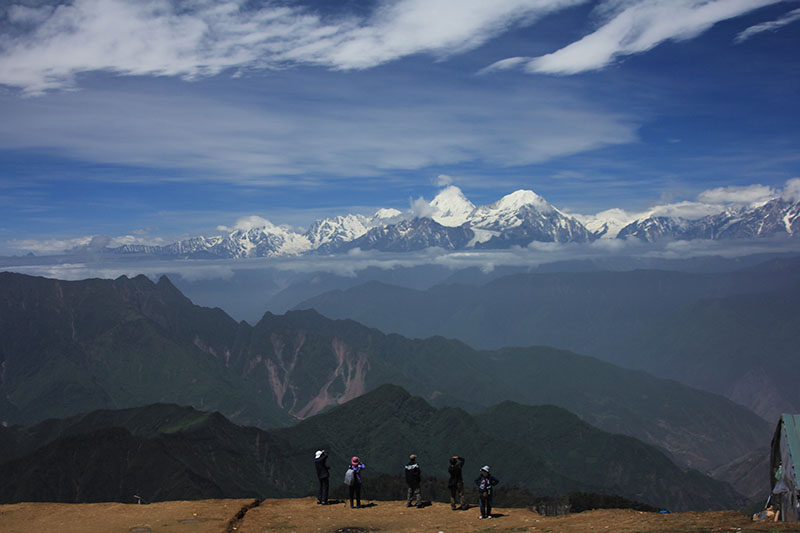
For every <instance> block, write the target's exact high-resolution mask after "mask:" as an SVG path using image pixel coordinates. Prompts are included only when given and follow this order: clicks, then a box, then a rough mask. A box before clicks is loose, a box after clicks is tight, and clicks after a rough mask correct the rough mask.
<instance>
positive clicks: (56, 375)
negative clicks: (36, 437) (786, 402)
mask: <svg viewBox="0 0 800 533" xmlns="http://www.w3.org/2000/svg"><path fill="white" fill-rule="evenodd" d="M0 286H2V289H3V290H2V294H3V301H2V302H3V307H2V310H1V311H0V312H1V313H2V314H1V315H0V318H2V319H3V321H4V323H6V324H9V325H10V327H8V328H3V330H2V331H0V346H2V350H3V351H2V354H1V355H2V365H3V368H4V372H3V375H2V383H0V398H3V399H4V400H5V401H4V402H3V403H2V404H0V408H2V411H1V412H0V420H5V421H7V422H8V423H11V424H14V423H33V422H36V421H40V420H43V419H45V418H51V417H64V416H70V415H73V414H76V413H79V412H84V411H88V410H92V409H98V408H106V409H108V408H124V407H134V406H139V405H144V404H147V403H152V402H154V401H157V402H165V401H168V402H173V403H179V404H182V405H192V406H194V407H196V408H201V409H209V408H211V409H216V410H219V411H220V412H221V413H223V414H224V415H226V416H228V417H230V418H231V419H232V420H233V421H234V422H236V423H244V424H248V425H258V426H261V427H274V426H285V425H287V424H289V423H290V422H291V421H292V420H296V419H303V418H307V417H309V416H312V415H314V414H317V413H320V412H322V411H323V410H325V409H326V408H329V407H330V406H335V405H337V404H341V403H344V402H346V401H348V400H351V399H353V398H356V397H358V396H360V395H362V394H364V393H366V392H368V391H370V390H373V389H375V388H377V387H379V386H380V385H383V384H386V383H393V384H397V385H401V386H403V387H405V388H406V389H407V390H409V391H410V392H411V393H412V394H416V395H419V396H422V397H424V398H426V399H429V400H430V401H432V402H435V404H436V405H440V406H441V405H451V406H460V407H464V408H468V409H470V410H479V409H481V408H485V407H486V406H489V405H493V404H496V403H499V402H502V401H504V400H513V401H516V402H519V403H525V404H543V403H549V404H554V405H558V406H561V407H564V408H566V409H569V410H570V411H572V412H574V413H576V414H577V415H579V416H580V417H581V418H582V419H583V420H585V421H587V422H589V423H591V424H593V425H596V426H597V427H600V428H602V429H604V430H606V431H611V432H614V433H623V434H626V435H629V436H633V437H637V438H640V439H642V440H644V441H645V442H648V443H650V444H653V445H656V446H659V447H660V448H662V449H663V450H665V451H666V452H668V453H669V454H670V456H671V457H673V458H675V459H676V460H677V461H678V462H679V463H680V464H682V465H689V466H693V467H695V468H701V469H707V468H712V467H714V466H718V465H720V464H724V463H727V462H729V461H731V460H733V459H735V458H738V457H739V456H741V455H744V454H745V453H748V452H750V451H752V450H753V449H755V448H756V447H758V446H759V445H761V444H762V442H763V439H764V438H765V437H764V435H768V434H769V427H768V426H769V425H768V424H766V423H765V422H764V421H763V420H761V419H759V418H758V417H757V416H756V415H754V414H753V413H751V412H749V411H747V410H746V409H743V408H741V407H739V406H737V405H736V404H734V403H732V402H730V401H728V400H725V399H723V398H722V397H719V396H716V395H713V394H709V393H705V392H701V391H699V390H696V389H692V388H689V387H687V386H684V385H680V384H678V383H675V382H671V381H666V380H663V379H658V378H655V377H653V376H651V375H648V374H645V373H644V372H637V371H631V370H624V369H622V368H619V367H616V366H613V365H611V364H608V363H604V362H602V361H600V360H597V359H593V358H590V357H585V356H580V355H576V354H574V353H570V352H567V351H561V350H555V349H552V348H547V347H532V348H516V349H503V350H495V351H476V350H474V349H472V348H470V347H469V346H467V345H465V344H463V343H461V342H458V341H453V340H448V339H445V338H443V337H432V338H428V339H408V338H405V337H402V336H400V335H385V334H383V333H381V332H380V331H378V330H375V329H370V328H367V327H364V326H362V325H361V324H359V323H357V322H354V321H350V320H329V319H327V318H325V317H323V316H321V315H319V314H318V313H316V312H314V311H302V312H291V313H287V314H285V315H273V314H270V313H267V314H265V315H264V317H263V318H262V320H261V321H259V323H257V324H256V325H255V326H250V325H248V324H246V323H238V324H237V323H236V322H234V321H233V320H231V319H230V318H228V317H227V316H226V315H225V314H224V313H222V312H221V311H219V310H213V309H206V308H201V307H197V306H194V305H193V304H191V302H189V301H188V300H187V299H186V298H185V297H183V296H182V295H181V294H180V293H179V292H178V291H177V290H176V289H175V288H174V286H172V284H171V283H170V282H169V281H168V280H167V279H166V278H162V279H161V280H160V281H159V282H158V283H157V284H154V283H152V282H151V281H149V280H148V279H147V278H145V277H137V278H134V279H127V278H124V277H123V278H119V279H117V280H113V281H111V280H86V281H80V282H62V281H57V280H48V279H45V278H33V277H29V276H23V275H18V274H2V275H0ZM399 303H400V302H398V304H399Z"/></svg>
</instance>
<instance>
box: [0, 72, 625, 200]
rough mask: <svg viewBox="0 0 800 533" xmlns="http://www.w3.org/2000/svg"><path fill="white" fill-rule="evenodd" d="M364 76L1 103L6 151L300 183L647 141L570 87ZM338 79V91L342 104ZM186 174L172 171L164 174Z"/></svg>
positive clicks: (209, 176) (537, 158) (509, 162)
mask: <svg viewBox="0 0 800 533" xmlns="http://www.w3.org/2000/svg"><path fill="white" fill-rule="evenodd" d="M359 81H360V80H352V81H351V80H350V79H349V78H348V79H347V80H338V81H337V80H331V83H330V84H329V85H328V86H326V87H325V88H324V89H323V88H320V87H318V86H317V85H312V84H309V85H302V83H301V82H298V83H296V84H292V85H288V82H287V85H285V86H280V87H277V89H276V90H275V91H274V93H273V94H272V95H271V96H270V101H269V103H268V105H265V103H264V102H263V101H256V100H253V99H252V97H251V96H250V95H249V94H248V92H247V91H246V90H242V92H241V94H238V93H237V92H236V91H237V89H236V88H234V87H232V88H230V89H229V90H228V91H226V92H225V93H224V94H217V95H214V94H210V93H207V94H201V92H200V89H201V87H199V86H197V87H195V86H187V87H185V88H184V90H179V89H175V88H174V87H172V85H174V84H177V83H180V82H176V81H166V80H165V81H162V82H158V83H156V85H159V86H163V85H167V86H168V87H167V91H164V90H163V88H161V87H160V88H159V89H155V88H147V87H144V88H143V89H142V90H139V91H137V92H128V91H120V90H117V91H112V90H108V91H105V90H89V89H87V90H83V91H77V92H61V93H57V94H51V95H48V96H47V97H45V98H35V99H23V100H19V99H14V98H13V97H8V96H7V97H6V98H3V97H0V109H2V114H3V118H4V120H3V121H0V145H1V146H3V147H4V148H5V149H19V150H34V151H35V150H45V151H47V153H49V154H58V155H60V156H62V157H67V158H71V159H76V160H83V161H92V162H98V163H104V164H117V165H129V166H135V167H145V168H159V169H187V170H189V171H190V172H189V174H190V175H191V179H193V180H213V181H220V182H239V183H243V182H248V183H253V184H259V185H265V186H268V185H274V186H289V185H291V186H293V187H302V186H303V185H304V184H305V185H313V184H314V183H315V182H317V181H318V180H319V179H323V178H325V177H328V176H334V177H335V176H340V177H348V178H350V177H359V176H373V177H374V176H376V175H380V174H382V173H384V172H387V171H392V170H407V169H420V168H424V167H427V166H431V165H454V164H458V163H463V162H470V161H481V162H486V163H489V164H492V165H499V166H514V165H524V164H529V163H535V162H541V161H545V160H548V159H552V158H556V157H560V156H564V155H569V154H574V153H579V152H583V151H587V150H592V149H595V148H600V147H603V146H609V145H615V144H622V143H629V142H633V141H635V140H636V139H637V128H638V124H637V122H636V121H635V120H634V119H633V118H632V117H629V116H625V115H622V114H619V113H611V112H607V111H605V110H603V109H601V108H599V107H597V106H595V105H593V104H588V103H586V102H585V101H583V100H582V97H580V96H578V95H576V96H572V97H571V96H570V95H569V94H568V93H567V92H566V91H563V92H561V93H556V92H555V91H553V90H544V89H543V90H540V91H538V92H536V93H534V92H530V93H520V92H515V91H513V90H508V91H506V90H505V89H503V88H495V87H491V88H479V87H472V88H463V87H460V88H459V89H458V90H455V89H454V88H453V87H451V86H448V85H446V84H444V85H443V84H439V83H430V84H428V85H426V86H424V87H421V86H419V85H417V84H414V83H410V82H405V81H400V82H397V83H395V80H389V81H386V82H369V83H363V84H359ZM374 83H380V84H381V85H380V86H379V87H377V88H376V86H375V85H374ZM337 84H342V85H340V86H338V89H340V90H341V94H338V95H335V96H332V94H331V93H332V92H333V91H336V90H337V89H336V87H337ZM387 85H390V86H388V87H387ZM172 89H175V93H174V94H172V93H170V92H169V91H171V90H172ZM193 89H196V90H193ZM202 89H205V87H203V88H202ZM298 102H299V103H298ZM476 125H480V127H476ZM151 174H152V173H148V172H144V173H142V175H143V176H144V177H143V179H145V180H152V179H155V178H153V177H152V176H151ZM180 176H181V175H180V174H176V173H169V172H167V173H160V174H159V177H158V178H157V179H161V180H170V179H179V178H180ZM108 179H111V178H108ZM113 179H114V180H115V181H117V180H120V179H124V178H122V177H120V176H114V177H113ZM132 179H135V178H132Z"/></svg>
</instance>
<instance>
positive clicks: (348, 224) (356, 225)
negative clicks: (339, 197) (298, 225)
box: [305, 215, 371, 248]
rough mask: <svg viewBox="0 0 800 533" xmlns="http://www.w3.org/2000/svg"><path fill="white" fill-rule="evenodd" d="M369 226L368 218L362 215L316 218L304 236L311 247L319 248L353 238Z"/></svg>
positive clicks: (362, 233)
mask: <svg viewBox="0 0 800 533" xmlns="http://www.w3.org/2000/svg"><path fill="white" fill-rule="evenodd" d="M370 227H371V224H370V220H369V219H368V218H367V217H365V216H363V215H347V216H337V217H332V218H323V219H321V220H317V221H316V222H314V223H313V224H312V225H311V227H310V228H308V231H306V233H305V236H306V238H307V239H308V240H309V242H310V243H311V247H312V248H319V247H321V246H325V245H336V244H340V243H342V242H347V241H352V240H355V239H357V238H359V237H361V236H362V235H364V234H365V233H366V232H367V231H368V230H369V228H370Z"/></svg>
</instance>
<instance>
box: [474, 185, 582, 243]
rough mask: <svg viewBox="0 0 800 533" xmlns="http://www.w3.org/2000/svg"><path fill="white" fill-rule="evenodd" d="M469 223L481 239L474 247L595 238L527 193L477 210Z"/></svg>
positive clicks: (543, 200) (514, 194)
mask: <svg viewBox="0 0 800 533" xmlns="http://www.w3.org/2000/svg"><path fill="white" fill-rule="evenodd" d="M468 220H469V225H470V227H471V228H473V229H474V230H475V231H476V232H483V238H481V234H480V233H479V239H478V242H476V247H488V248H506V247H508V246H513V245H518V246H527V245H528V244H530V243H531V242H533V241H541V242H588V241H591V240H593V239H594V238H595V237H594V235H592V233H591V232H589V231H588V230H587V229H586V227H585V226H584V225H583V224H581V223H580V222H579V221H578V220H577V219H575V218H574V217H571V216H569V215H566V214H564V213H562V212H561V211H559V210H558V209H556V208H555V207H554V206H553V205H551V204H550V203H548V202H547V201H546V200H545V199H544V198H542V197H541V196H539V195H538V194H536V193H535V192H533V191H527V190H519V191H516V192H513V193H511V194H509V195H506V196H504V197H503V198H501V199H500V200H498V201H497V202H495V203H493V204H490V205H487V206H482V207H478V208H476V209H475V211H473V213H472V214H471V215H470V216H469V219H468ZM487 237H488V238H487Z"/></svg>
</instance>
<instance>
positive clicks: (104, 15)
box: [0, 0, 586, 94]
mask: <svg viewBox="0 0 800 533" xmlns="http://www.w3.org/2000/svg"><path fill="white" fill-rule="evenodd" d="M585 1H586V0H493V1H492V2H486V1H484V0H460V1H458V2H454V1H451V0H398V1H394V2H382V3H379V4H378V6H379V7H378V8H376V9H375V10H374V12H373V13H371V14H370V15H369V16H367V17H366V18H362V17H358V16H356V15H351V16H349V17H338V18H335V19H330V20H323V18H322V17H321V16H320V15H319V13H317V12H315V11H312V10H311V9H309V8H305V7H303V6H301V5H298V4H297V3H292V4H285V5H280V4H276V3H266V4H265V5H263V6H262V7H259V8H257V9H253V8H250V7H248V6H247V2H245V0H228V1H220V2H210V1H200V2H172V1H169V0H141V1H137V2H127V1H124V0H74V2H72V3H70V4H61V5H58V6H57V7H55V8H52V7H49V6H45V7H42V8H40V9H32V8H26V7H22V6H18V5H12V6H10V7H9V8H7V10H6V17H7V19H8V21H9V22H10V23H11V24H13V25H15V28H14V29H15V30H17V31H15V32H14V34H13V36H12V35H6V36H5V37H3V38H1V39H0V84H5V85H10V86H14V87H20V88H23V89H24V91H25V92H26V93H28V94H40V93H42V92H43V91H47V90H51V89H57V88H63V87H69V86H70V85H72V84H74V80H75V76H76V74H78V73H81V72H89V71H98V70H103V71H111V72H114V73H117V74H123V75H153V76H181V77H183V78H186V79H192V78H196V77H201V76H210V75H215V74H218V73H220V72H222V71H223V70H226V69H240V68H248V69H251V68H256V69H263V68H267V69H269V68H282V67H284V66H286V65H292V64H315V65H321V66H325V67H329V68H333V69H364V68H370V67H374V66H377V65H380V64H382V63H385V62H388V61H392V60H395V59H398V58H401V57H404V56H407V55H411V54H417V53H428V54H434V55H436V56H447V55H450V54H454V53H459V52H463V51H465V50H469V49H473V48H475V47H477V46H480V45H481V44H483V43H484V42H486V41H487V40H488V39H490V38H492V37H494V36H496V35H497V34H499V33H501V32H503V31H505V30H506V29H507V28H508V27H510V26H512V25H515V24H530V23H531V22H533V21H534V20H536V19H537V18H539V17H541V16H543V15H545V14H547V13H550V12H552V11H555V10H558V9H562V8H564V7H568V6H572V5H576V4H580V3H583V2H585ZM1 13H2V12H0V14H1ZM31 25H33V26H34V27H33V28H30V27H29V26H31Z"/></svg>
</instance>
